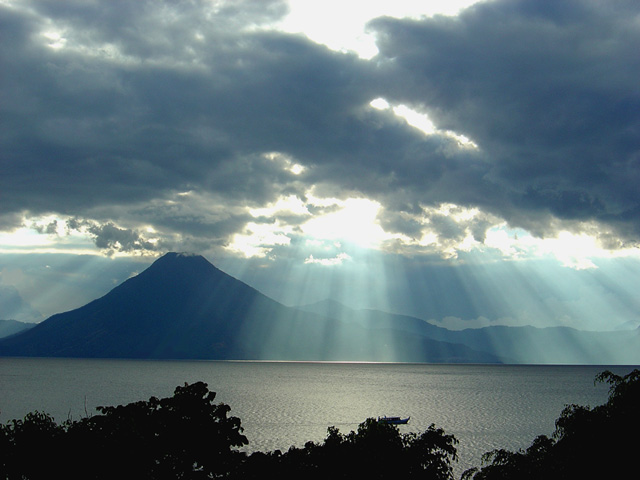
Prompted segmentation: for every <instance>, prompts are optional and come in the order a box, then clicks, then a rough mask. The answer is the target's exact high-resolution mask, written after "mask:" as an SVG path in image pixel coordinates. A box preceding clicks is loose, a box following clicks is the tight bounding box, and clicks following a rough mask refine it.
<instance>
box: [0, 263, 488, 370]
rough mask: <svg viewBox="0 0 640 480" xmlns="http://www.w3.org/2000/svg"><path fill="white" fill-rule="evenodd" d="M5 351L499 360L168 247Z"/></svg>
mask: <svg viewBox="0 0 640 480" xmlns="http://www.w3.org/2000/svg"><path fill="white" fill-rule="evenodd" d="M0 355H4V356H8V355H14V356H56V357H102V358H201V359H274V360H276V359H277V360H344V361H356V360H361V361H401V362H467V363H477V362H483V363H493V362H499V361H500V358H499V357H496V356H495V355H492V354H487V353H483V352H478V351H475V350H474V349H473V348H470V347H467V346H464V345H455V344H453V343H450V342H446V341H438V340H433V339H431V338H426V337H424V336H420V335H414V334H412V333H410V332H407V331H404V330H402V329H388V328H380V329H370V328H365V327H364V326H362V325H360V324H358V323H356V322H344V321H341V320H339V319H336V318H331V317H327V316H324V315H318V314H315V313H311V312H303V311H302V310H299V309H296V308H291V307H286V306H284V305H282V304H280V303H278V302H276V301H274V300H272V299H270V298H268V297H266V296H265V295H263V294H261V293H260V292H258V291H256V290H255V289H253V288H251V287H249V286H248V285H246V284H244V283H242V282H240V281H239V280H236V279H235V278H233V277H231V276H229V275H227V274H226V273H224V272H222V271H220V270H218V269H217V268H215V267H214V266H213V265H212V264H211V263H209V262H208V261H207V260H206V259H205V258H203V257H201V256H197V255H188V254H178V253H168V254H166V255H165V256H163V257H161V258H160V259H158V260H156V261H155V262H154V263H153V264H152V265H151V266H150V267H149V268H147V269H146V270H145V271H143V272H142V273H140V274H139V275H137V276H136V277H133V278H130V279H129V280H127V281H125V282H123V283H122V284H121V285H119V286H118V287H116V288H114V289H113V290H111V291H110V292H109V293H108V294H106V295H105V296H103V297H101V298H99V299H97V300H94V301H92V302H90V303H88V304H87V305H85V306H83V307H81V308H78V309H76V310H72V311H69V312H66V313H60V314H57V315H53V316H52V317H50V318H48V319H47V320H45V321H44V322H42V323H40V324H38V325H37V326H35V327H34V328H32V329H30V330H28V331H26V332H24V333H21V334H18V335H14V336H12V337H10V338H6V339H2V340H0Z"/></svg>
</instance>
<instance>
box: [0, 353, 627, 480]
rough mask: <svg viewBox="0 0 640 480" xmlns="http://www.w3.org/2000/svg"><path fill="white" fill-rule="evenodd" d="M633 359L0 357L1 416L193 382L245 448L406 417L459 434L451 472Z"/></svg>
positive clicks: (80, 406) (582, 395)
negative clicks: (205, 390) (226, 413)
mask: <svg viewBox="0 0 640 480" xmlns="http://www.w3.org/2000/svg"><path fill="white" fill-rule="evenodd" d="M605 369H609V370H611V371H613V372H614V373H617V374H619V375H623V374H626V373H628V372H630V371H631V370H632V369H633V367H626V366H624V367H622V366H618V367H616V366H612V367H605V366H592V365H589V366H573V365H572V366H567V365H557V366H556V365H553V366H550V365H433V364H379V363H306V362H244V361H242V362H240V361H238V362H229V361H151V360H149V361H144V360H143V361H138V360H85V359H43V358H0V421H1V422H2V423H6V422H7V421H8V420H10V419H13V418H22V417H24V415H25V414H26V413H28V412H31V411H34V410H39V411H43V412H47V413H50V414H51V415H53V416H54V417H55V419H56V420H57V421H59V422H60V421H64V420H65V419H67V418H72V419H76V420H77V419H79V418H81V417H82V416H85V415H92V414H96V411H95V407H96V406H99V405H105V406H106V405H122V404H126V403H130V402H134V401H138V400H148V399H149V397H151V396H156V397H166V396H171V395H172V394H173V391H174V389H175V387H176V386H178V385H183V384H184V383H185V382H188V383H192V382H196V381H203V382H206V383H207V384H208V385H209V389H210V390H212V391H214V392H216V393H217V396H216V401H217V402H224V403H226V404H228V405H229V406H230V407H231V415H233V416H236V417H239V418H240V419H241V421H242V426H243V428H244V433H245V435H246V436H247V438H248V439H249V447H248V449H249V450H250V451H254V450H259V451H265V452H266V451H273V450H276V449H280V450H282V451H284V450H286V449H288V448H289V447H290V446H292V445H295V446H303V445H304V443H305V442H306V441H309V440H312V441H322V440H323V439H324V438H325V436H326V433H327V428H328V427H329V426H335V427H337V428H338V429H339V430H340V431H341V432H342V433H348V432H350V431H351V430H355V429H357V427H358V424H359V423H361V422H362V421H364V420H365V419H366V418H369V417H378V416H381V415H393V416H402V417H406V416H410V417H411V420H410V423H409V424H408V425H403V426H400V427H399V429H400V431H401V432H409V431H414V432H422V431H423V430H425V429H426V428H428V426H429V425H430V424H432V423H433V424H435V425H436V427H442V428H444V430H445V431H446V433H448V434H453V435H455V437H456V438H457V439H458V440H459V442H460V443H459V444H458V446H457V447H458V454H459V456H460V461H459V462H458V465H457V467H456V469H455V470H456V472H457V473H456V475H457V476H459V473H461V472H462V471H463V470H464V469H466V468H469V467H471V466H479V465H480V458H481V456H482V454H483V453H485V452H487V451H489V450H492V449H494V448H507V449H511V450H516V449H518V448H526V447H528V446H529V445H530V444H531V441H532V440H533V439H534V438H535V437H536V436H537V435H541V434H545V435H551V434H552V433H553V430H554V428H555V423H554V422H555V420H556V419H557V418H558V416H559V415H560V413H561V411H562V409H563V407H564V406H565V405H567V404H579V405H589V406H592V407H593V406H596V405H599V404H602V403H603V402H605V401H606V399H607V394H608V385H606V384H596V385H594V382H593V380H594V377H595V376H596V374H598V373H599V372H601V371H603V370H605Z"/></svg>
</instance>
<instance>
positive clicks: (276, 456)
mask: <svg viewBox="0 0 640 480" xmlns="http://www.w3.org/2000/svg"><path fill="white" fill-rule="evenodd" d="M455 444H457V440H456V439H455V438H454V437H453V436H452V435H446V434H445V433H444V431H443V430H442V429H437V428H435V426H434V425H431V426H430V427H429V428H428V429H427V430H426V431H425V432H424V433H422V434H421V435H418V434H415V433H406V434H400V432H399V431H398V427H396V426H394V425H389V424H386V423H381V422H378V421H377V420H375V419H373V418H369V419H367V420H365V421H364V422H363V423H361V424H360V426H359V427H358V430H357V431H355V432H354V431H352V432H350V433H348V434H341V433H340V432H339V430H338V429H337V428H335V427H329V429H328V433H327V437H326V438H325V440H324V442H323V443H314V442H307V443H306V444H305V446H304V447H303V448H296V447H291V448H290V449H289V450H288V451H287V452H286V453H284V454H282V453H281V452H279V451H276V452H273V453H271V454H266V455H265V454H264V453H261V452H257V453H254V454H252V455H251V456H249V457H248V459H247V461H246V462H244V464H243V466H242V471H241V476H240V478H243V479H254V478H255V479H257V478H264V476H265V472H269V473H273V474H274V477H276V478H279V479H293V478H296V479H299V478H304V479H327V478H332V479H336V478H338V479H339V478H350V479H353V478H366V479H384V478H406V479H412V478H421V479H427V480H428V479H433V480H444V479H451V478H453V470H452V466H451V462H452V461H453V460H457V453H456V448H455Z"/></svg>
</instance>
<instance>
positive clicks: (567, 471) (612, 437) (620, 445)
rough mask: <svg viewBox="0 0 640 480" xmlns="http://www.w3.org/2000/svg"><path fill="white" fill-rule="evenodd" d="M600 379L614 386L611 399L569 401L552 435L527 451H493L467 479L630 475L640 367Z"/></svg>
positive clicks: (638, 420)
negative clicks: (583, 402)
mask: <svg viewBox="0 0 640 480" xmlns="http://www.w3.org/2000/svg"><path fill="white" fill-rule="evenodd" d="M595 381H596V382H607V383H609V385H610V388H609V399H608V401H607V402H606V403H605V404H603V405H600V406H597V407H594V408H589V407H586V406H579V405H568V406H566V407H565V408H564V410H563V411H562V413H561V415H560V417H559V418H558V419H557V420H556V430H555V432H554V433H553V437H552V438H548V437H547V436H545V435H541V436H539V437H537V438H536V439H535V440H534V441H533V443H532V444H531V446H530V447H528V448H527V449H526V450H519V451H517V452H511V451H508V450H504V449H499V450H494V451H491V452H488V453H486V454H485V455H484V458H483V464H484V465H485V466H484V467H482V468H480V469H478V468H474V469H470V470H467V471H466V472H464V474H463V476H462V478H463V480H471V479H473V480H498V479H507V478H508V479H513V478H517V479H521V480H528V479H540V478H544V479H573V478H627V477H628V476H629V474H630V473H631V472H634V471H635V472H636V474H637V465H636V463H635V455H636V453H637V447H636V444H635V442H634V441H633V440H632V438H634V437H635V435H636V433H637V431H638V428H639V427H640V410H639V408H638V405H639V403H638V402H639V400H640V370H637V369H635V370H633V371H632V372H631V373H629V374H627V375H625V376H623V377H621V376H618V375H614V374H613V373H611V372H610V371H608V370H606V371H604V372H602V373H600V374H599V375H598V376H597V377H596V379H595Z"/></svg>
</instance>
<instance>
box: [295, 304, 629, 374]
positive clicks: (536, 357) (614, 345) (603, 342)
mask: <svg viewBox="0 0 640 480" xmlns="http://www.w3.org/2000/svg"><path fill="white" fill-rule="evenodd" d="M298 308H300V309H302V310H305V311H309V312H313V313H316V314H319V315H326V316H330V317H333V318H335V319H338V320H341V321H343V322H353V323H355V324H357V325H359V326H361V327H363V328H365V329H367V330H374V329H392V330H394V331H398V330H400V331H403V332H408V333H411V334H414V335H420V336H423V337H426V338H430V339H432V340H438V341H444V342H450V343H454V344H463V345H466V346H468V347H469V348H472V349H474V350H477V351H483V352H489V353H492V354H493V355H496V356H497V357H500V358H502V359H503V360H504V361H505V362H510V363H546V364H553V363H558V364H565V363H568V364H602V365H617V364H621V365H622V364H624V365H639V364H640V327H639V328H636V329H634V330H626V331H606V332H591V331H581V330H576V329H574V328H568V327H547V328H536V327H531V326H524V327H507V326H492V327H485V328H474V329H471V328H470V329H466V330H448V329H446V328H441V327H438V326H436V325H433V324H431V323H428V322H426V321H424V320H421V319H418V318H414V317H410V316H406V315H397V314H393V313H386V312H381V311H377V310H364V309H363V310H355V309H351V308H349V307H346V306H345V305H342V304H340V303H339V302H336V301H333V300H325V301H321V302H318V303H314V304H311V305H304V306H300V307H298Z"/></svg>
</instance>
